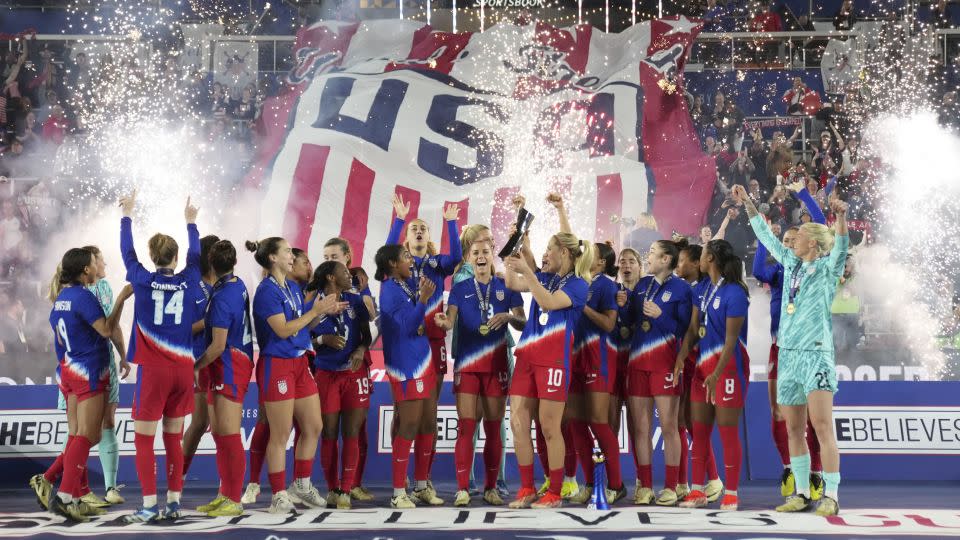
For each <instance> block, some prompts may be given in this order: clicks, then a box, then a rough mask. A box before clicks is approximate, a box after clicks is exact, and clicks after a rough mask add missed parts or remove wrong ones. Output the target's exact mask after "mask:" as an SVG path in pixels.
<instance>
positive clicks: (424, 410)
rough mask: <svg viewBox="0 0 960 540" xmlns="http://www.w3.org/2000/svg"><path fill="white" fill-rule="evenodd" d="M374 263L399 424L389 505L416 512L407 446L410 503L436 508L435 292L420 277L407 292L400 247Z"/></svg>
mask: <svg viewBox="0 0 960 540" xmlns="http://www.w3.org/2000/svg"><path fill="white" fill-rule="evenodd" d="M376 262H377V272H376V274H375V275H374V277H375V279H376V280H377V281H380V282H381V283H382V285H381V286H380V308H381V313H380V331H381V335H382V336H383V357H384V363H385V365H386V368H387V376H388V377H389V379H390V388H391V390H392V392H393V401H394V404H395V406H396V412H395V414H394V415H393V422H395V423H396V424H397V435H396V436H395V437H394V438H393V497H392V498H391V499H390V506H391V507H393V508H400V509H407V508H416V504H415V503H414V502H413V500H411V498H410V496H409V495H407V489H406V481H407V466H408V464H409V462H410V447H411V446H414V455H415V456H416V457H415V460H414V481H415V482H416V485H415V487H414V492H413V495H414V498H416V499H417V500H419V501H421V502H423V503H424V504H427V505H430V506H438V505H441V504H443V500H442V499H440V498H438V497H437V493H436V491H434V490H433V488H432V487H430V486H428V485H427V476H428V474H429V472H430V460H431V459H432V457H433V442H434V438H435V437H436V434H437V423H436V420H435V419H434V418H435V413H436V387H437V383H436V379H437V369H436V368H435V367H434V366H433V356H432V354H431V350H430V341H429V339H428V338H427V335H426V328H425V324H424V319H423V318H424V313H425V312H426V310H427V308H428V306H429V305H431V302H432V301H433V297H434V293H435V292H436V289H437V287H436V285H434V283H433V281H431V280H430V279H429V278H427V277H426V276H424V275H420V277H419V281H418V283H417V287H416V290H414V288H412V287H410V285H409V281H410V279H411V275H412V273H413V265H414V258H413V257H412V256H411V255H410V252H409V251H407V249H406V248H405V247H403V246H400V245H397V244H387V245H385V246H383V247H381V248H380V249H378V250H377V255H376ZM434 324H435V323H434ZM431 407H432V408H433V413H434V414H433V415H431V411H430V408H431ZM414 441H415V442H414Z"/></svg>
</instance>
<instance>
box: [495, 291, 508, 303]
mask: <svg viewBox="0 0 960 540" xmlns="http://www.w3.org/2000/svg"><path fill="white" fill-rule="evenodd" d="M506 296H507V293H505V292H504V291H502V290H501V291H497V300H498V301H500V302H503V299H504V298H506Z"/></svg>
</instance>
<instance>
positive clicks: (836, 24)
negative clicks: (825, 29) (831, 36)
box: [833, 0, 857, 32]
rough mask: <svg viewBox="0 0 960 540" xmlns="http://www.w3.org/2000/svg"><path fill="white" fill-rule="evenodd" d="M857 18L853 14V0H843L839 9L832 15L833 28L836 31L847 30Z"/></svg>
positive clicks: (851, 28)
mask: <svg viewBox="0 0 960 540" xmlns="http://www.w3.org/2000/svg"><path fill="white" fill-rule="evenodd" d="M856 22H857V20H856V18H855V17H854V15H853V0H843V3H842V4H840V9H838V10H837V14H836V15H834V16H833V28H834V29H835V30H836V31H838V32H849V31H851V30H853V25H854V24H856Z"/></svg>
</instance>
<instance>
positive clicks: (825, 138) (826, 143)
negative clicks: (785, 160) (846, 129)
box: [811, 125, 844, 195]
mask: <svg viewBox="0 0 960 540" xmlns="http://www.w3.org/2000/svg"><path fill="white" fill-rule="evenodd" d="M831 133H832V134H831ZM834 137H836V140H834ZM843 148H844V141H843V138H842V137H841V136H840V134H839V133H838V132H837V130H836V128H835V127H834V126H833V125H830V130H829V131H827V130H824V131H822V132H820V145H819V146H817V147H816V148H814V151H813V166H814V174H815V175H816V176H818V177H820V178H824V177H829V176H832V175H834V174H836V173H837V172H838V170H839V165H840V162H841V154H840V153H841V152H843ZM811 195H812V194H811Z"/></svg>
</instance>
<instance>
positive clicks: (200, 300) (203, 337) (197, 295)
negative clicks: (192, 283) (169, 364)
mask: <svg viewBox="0 0 960 540" xmlns="http://www.w3.org/2000/svg"><path fill="white" fill-rule="evenodd" d="M212 291H213V287H212V286H210V285H208V284H207V282H206V281H204V280H202V279H201V280H200V283H199V286H198V287H196V288H195V289H192V290H191V298H190V301H189V303H190V306H191V309H193V317H194V318H193V321H194V322H197V321H201V320H203V319H204V317H205V316H206V314H207V305H208V304H209V303H210V294H211V292H212ZM209 344H210V338H209V333H208V332H197V333H196V334H194V335H193V357H194V358H196V359H197V360H200V357H201V356H203V353H204V351H206V350H207V345H209Z"/></svg>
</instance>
